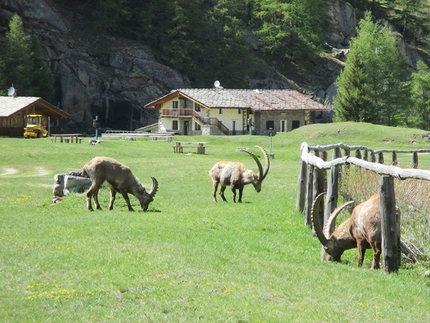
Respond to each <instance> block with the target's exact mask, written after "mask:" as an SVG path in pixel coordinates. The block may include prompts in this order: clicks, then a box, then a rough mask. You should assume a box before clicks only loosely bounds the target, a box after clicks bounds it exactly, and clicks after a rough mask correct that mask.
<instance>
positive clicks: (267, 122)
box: [266, 120, 275, 130]
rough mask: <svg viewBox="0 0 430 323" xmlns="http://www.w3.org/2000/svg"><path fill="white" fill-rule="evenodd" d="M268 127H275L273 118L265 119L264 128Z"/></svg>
mask: <svg viewBox="0 0 430 323" xmlns="http://www.w3.org/2000/svg"><path fill="white" fill-rule="evenodd" d="M270 128H272V129H275V122H274V121H273V120H266V130H269V129H270Z"/></svg>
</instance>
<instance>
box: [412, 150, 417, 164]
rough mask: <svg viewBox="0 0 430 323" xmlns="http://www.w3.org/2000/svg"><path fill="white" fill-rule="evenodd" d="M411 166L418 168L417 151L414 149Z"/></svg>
mask: <svg viewBox="0 0 430 323" xmlns="http://www.w3.org/2000/svg"><path fill="white" fill-rule="evenodd" d="M412 167H413V168H418V153H417V152H416V151H414V153H413V154H412Z"/></svg>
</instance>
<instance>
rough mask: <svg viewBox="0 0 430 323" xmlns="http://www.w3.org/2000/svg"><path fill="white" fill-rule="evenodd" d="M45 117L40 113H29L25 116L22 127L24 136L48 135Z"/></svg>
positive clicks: (37, 136) (39, 136) (38, 136)
mask: <svg viewBox="0 0 430 323" xmlns="http://www.w3.org/2000/svg"><path fill="white" fill-rule="evenodd" d="M44 124H46V118H45V117H44V116H42V115H41V114H29V115H27V118H26V127H25V128H24V138H41V137H47V136H48V130H46V128H45V126H44Z"/></svg>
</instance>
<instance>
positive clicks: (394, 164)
mask: <svg viewBox="0 0 430 323" xmlns="http://www.w3.org/2000/svg"><path fill="white" fill-rule="evenodd" d="M391 165H393V166H397V153H396V152H395V151H393V152H392V154H391Z"/></svg>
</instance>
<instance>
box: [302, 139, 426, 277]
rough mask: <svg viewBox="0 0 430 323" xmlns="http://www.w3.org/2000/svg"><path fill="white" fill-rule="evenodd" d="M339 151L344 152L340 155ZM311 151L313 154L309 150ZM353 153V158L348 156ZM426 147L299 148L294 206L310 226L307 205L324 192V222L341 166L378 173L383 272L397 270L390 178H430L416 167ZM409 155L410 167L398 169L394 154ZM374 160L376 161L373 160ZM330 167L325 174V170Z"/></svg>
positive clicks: (333, 203) (334, 202)
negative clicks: (387, 162)
mask: <svg viewBox="0 0 430 323" xmlns="http://www.w3.org/2000/svg"><path fill="white" fill-rule="evenodd" d="M330 150H332V151H333V152H332V160H331V161H327V154H328V151H330ZM342 150H343V151H344V155H343V156H342ZM312 151H313V154H312V153H311V152H312ZM351 152H355V153H354V157H353V156H351ZM429 152H430V149H419V150H386V149H384V150H373V149H371V148H368V147H365V146H347V145H344V144H342V143H339V144H333V145H326V146H308V144H307V143H305V142H304V143H302V145H301V147H300V173H299V178H298V190H297V201H296V209H297V210H298V211H300V212H303V214H304V222H305V224H306V225H309V226H311V208H312V203H313V201H314V199H315V197H316V196H317V195H318V194H319V193H321V192H324V191H327V198H326V204H325V207H324V214H323V218H324V222H323V223H324V224H325V222H326V221H327V219H328V217H329V215H330V214H331V213H332V212H333V211H334V209H335V208H336V207H337V200H338V192H339V191H338V186H339V174H340V172H341V168H342V167H348V165H355V166H358V167H361V168H363V169H366V170H369V171H373V172H375V173H378V174H379V175H381V178H380V189H379V193H380V195H381V212H382V219H381V227H382V254H383V262H384V264H383V267H384V271H385V272H386V273H391V272H398V269H399V265H400V256H401V255H400V219H396V213H395V194H394V178H398V179H402V180H403V179H422V180H428V181H430V171H428V170H422V169H418V157H419V154H420V153H429ZM402 153H408V154H412V168H400V167H397V166H396V165H397V164H398V159H397V156H398V154H402ZM384 154H390V155H391V165H390V166H387V165H384V160H385V158H384ZM376 159H378V162H376ZM328 169H329V170H330V173H329V175H327V172H326V170H328Z"/></svg>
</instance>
